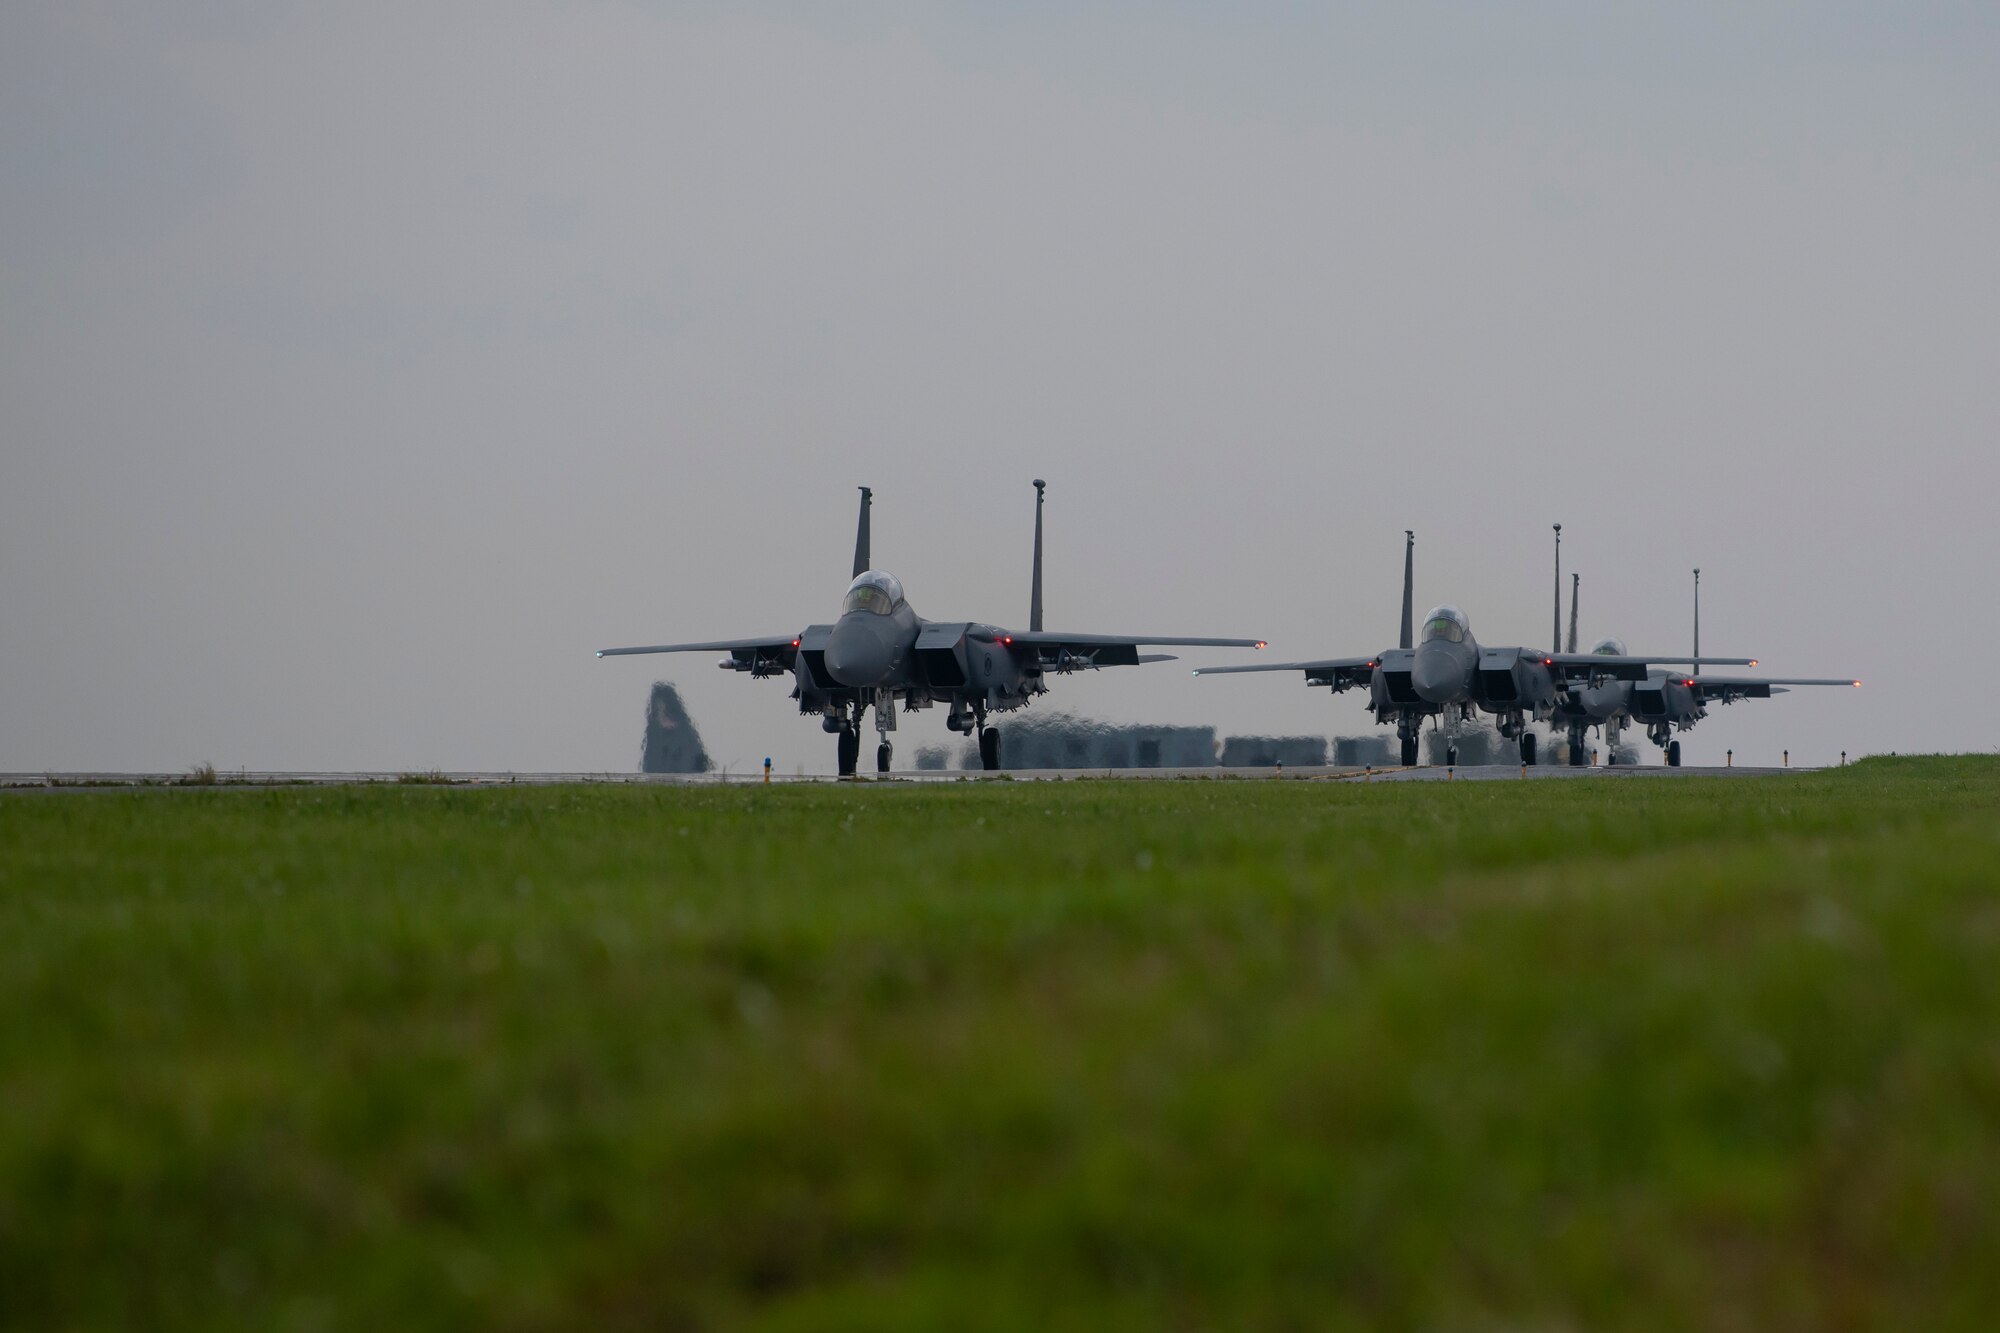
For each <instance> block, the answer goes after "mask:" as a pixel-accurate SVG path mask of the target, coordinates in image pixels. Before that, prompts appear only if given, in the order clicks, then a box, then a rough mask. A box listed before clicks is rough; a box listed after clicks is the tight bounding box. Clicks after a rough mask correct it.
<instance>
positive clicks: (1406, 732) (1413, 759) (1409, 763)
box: [1396, 713, 1423, 768]
mask: <svg viewBox="0 0 2000 1333" xmlns="http://www.w3.org/2000/svg"><path fill="white" fill-rule="evenodd" d="M1421 726H1423V720H1422V719H1421V718H1418V717H1415V716H1413V715H1411V714H1409V713H1405V714H1403V716H1402V717H1400V718H1398V719H1397V720H1396V738H1397V739H1398V740H1400V741H1402V743H1403V767H1404V768H1415V767H1416V766H1417V729H1418V728H1419V727H1421Z"/></svg>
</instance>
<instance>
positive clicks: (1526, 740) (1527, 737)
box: [1521, 732, 1535, 764]
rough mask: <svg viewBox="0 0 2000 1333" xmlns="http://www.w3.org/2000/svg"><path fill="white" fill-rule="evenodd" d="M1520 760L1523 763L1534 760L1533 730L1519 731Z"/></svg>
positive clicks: (1530, 762) (1529, 762)
mask: <svg viewBox="0 0 2000 1333" xmlns="http://www.w3.org/2000/svg"><path fill="white" fill-rule="evenodd" d="M1521 762H1522V763H1523V764H1532V763H1534V762H1535V736H1534V733H1533V732H1522V733H1521Z"/></svg>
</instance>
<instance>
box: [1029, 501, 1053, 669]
mask: <svg viewBox="0 0 2000 1333" xmlns="http://www.w3.org/2000/svg"><path fill="white" fill-rule="evenodd" d="M1047 485H1048V483H1047V482H1045V481H1043V480H1042V479H1041V478H1040V477H1036V478H1035V581H1034V584H1033V586H1032V587H1031V588H1030V589H1029V592H1028V631H1029V632H1030V633H1032V634H1039V633H1041V632H1042V488H1043V487H1045V486H1047Z"/></svg>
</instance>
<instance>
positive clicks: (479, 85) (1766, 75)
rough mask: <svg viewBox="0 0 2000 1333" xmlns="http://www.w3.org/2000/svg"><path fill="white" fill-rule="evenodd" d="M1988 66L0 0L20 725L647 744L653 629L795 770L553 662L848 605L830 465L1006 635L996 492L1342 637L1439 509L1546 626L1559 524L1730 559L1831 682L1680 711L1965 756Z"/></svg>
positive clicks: (304, 741)
mask: <svg viewBox="0 0 2000 1333" xmlns="http://www.w3.org/2000/svg"><path fill="white" fill-rule="evenodd" d="M827 9H834V10H837V11H838V15H839V16H838V17H834V16H832V15H831V14H828V13H826V12H823V11H825V10H827ZM1996 69H2000V8H1995V7H1994V6H1992V5H1991V4H1963V5H1936V4H1898V5H1841V4H1815V5H1763V6H1755V5H1744V4H1740V3H1734V2H1733V0H1732V2H1730V3H1714V4H1677V5H1657V6H1643V7H1642V6H1628V5H1617V6H1611V5H1602V4H1595V3H1589V4H1586V3H1575V4H1539V5H1536V4H1527V5H1507V6H1493V5H1471V4H1467V5H1436V4H1396V5H1369V6H1355V7H1351V8H1341V7H1330V6H1322V5H1318V4H1304V3H1296V4H1291V3H1264V4H1255V3H1253V4H1244V5H1232V6H1209V5H1195V4H1161V3H1148V4H1136V3H1105V4H1087V3H1085V4H1025V5H1013V6H985V5H917V4H898V3H879V4H874V3H857V4H851V5H843V6H835V7H826V6H808V5H804V4H799V5H779V6H770V7H765V8H763V9H761V10H759V9H756V8H754V7H750V6H742V7H739V6H726V5H721V4H710V3H690V4H666V3H663V4H646V3H636V2H634V3H610V2H606V3H592V2H590V0H573V2H572V3H565V4H536V3H527V2H526V0H481V3H478V4H471V3H462V4H451V3H437V4H427V5H422V6H411V5H407V4H385V3H369V2H366V0H362V2H355V3H346V4H341V5H308V4H302V3H299V4H281V3H274V2H273V0H257V2H256V3H249V2H248V0H244V2H242V3H238V2H237V0H206V2H205V3H183V4H177V5H171V6H161V5H154V4H138V3H132V4H124V3H106V2H103V0H99V2H95V3H92V2H85V3H62V4H55V3H14V4H9V5H7V6H6V7H5V8H4V9H0V624H3V625H4V630H0V769H11V770H37V769H78V768H100V767H114V768H166V769H178V768H183V767H185V766H187V765H189V764H192V763H195V762H198V761H202V760H209V761H213V762H214V763H216V764H218V765H221V766H224V767H237V766H247V767H251V768H299V767H304V768H336V769H337V768H355V767H368V768H375V767H383V768H416V767H424V768H428V767H443V768H517V769H539V768H588V769H600V768H601V769H629V768H631V767H633V766H634V765H635V764H636V762H637V756H638V746H639V739H640V732H641V725H642V721H643V709H644V701H645V696H646V691H647V687H648V685H649V684H650V682H651V681H652V680H653V679H654V678H655V677H656V676H665V677H668V678H671V679H674V680H676V681H677V682H679V683H680V684H681V685H682V687H683V689H684V691H685V693H686V695H687V698H688V702H689V705H690V707H691V709H692V711H693V713H694V715H695V717H696V719H697V721H698V722H699V723H700V724H701V726H702V728H703V730H704V732H705V734H706V737H707V739H708V741H709V743H710V746H711V748H712V749H713V750H714V751H715V753H716V754H717V756H718V758H719V759H720V760H722V761H723V762H727V763H733V764H734V765H736V766H738V767H739V768H746V767H749V766H751V765H754V764H756V763H757V762H758V761H760V760H761V759H762V757H763V756H764V755H766V754H769V755H772V756H773V757H774V758H775V759H776V761H777V763H778V765H779V767H780V768H781V770H783V771H791V770H792V769H794V768H797V767H799V766H800V765H804V766H805V767H806V768H807V769H809V770H825V769H828V768H830V767H831V764H832V758H833V754H832V742H831V739H830V738H828V737H826V736H824V735H822V733H821V732H820V730H819V728H818V726H817V725H816V724H815V722H814V721H813V720H811V719H801V718H799V717H798V716H797V714H796V712H795V711H794V710H793V707H792V705H791V703H790V702H789V701H788V700H787V699H786V698H785V693H786V687H785V686H784V685H783V684H780V683H778V682H768V681H758V682H753V681H749V680H746V679H744V678H742V677H738V676H735V675H730V674H725V673H723V672H719V671H716V670H714V669H713V666H712V663H711V661H710V659H708V658H706V657H692V658H641V659H625V660H619V661H597V660H595V659H594V658H593V657H592V656H591V650H592V649H595V648H598V647H601V646H606V645H610V644H623V643H648V642H659V641H662V640H667V639H679V638H704V637H711V636H718V637H721V636H727V637H734V636H740V635H752V634H764V633H788V632H793V631H796V630H797V629H799V628H802V627H803V626H804V625H805V624H807V623H808V622H811V621H818V620H827V619H831V618H832V615H833V613H834V612H835V610H836V609H837V600H838V597H839V595H840V592H841V589H842V587H843V586H844V584H845V582H846V577H847V561H848V557H849V552H850V549H851V543H852V541H853V522H854V504H853V498H854V494H855V492H854V489H853V488H854V486H855V485H857V484H859V483H867V484H870V485H872V486H874V487H875V488H876V494H877V503H876V508H875V552H876V563H878V564H879V565H881V566H883V567H885V568H888V569H891V570H893V571H895V572H897V573H898V574H899V576H900V577H901V578H902V580H903V582H904V584H905V586H906V588H907V589H908V592H909V595H910V598H911V600H912V602H913V603H914V604H915V605H916V607H917V609H918V610H919V611H920V612H921V613H923V614H925V615H928V616H932V617H934V618H949V619H963V618H973V619H983V620H992V621H999V622H1007V621H1013V622H1015V623H1019V622H1020V621H1023V620H1025V617H1026V611H1027V593H1028V588H1027V582H1028V555H1029V535H1030V524H1031V520H1032V501H1033V494H1032V491H1031V490H1030V488H1029V486H1028V482H1029V480H1030V478H1032V477H1035V476H1043V477H1047V478H1048V479H1049V481H1050V483H1051V487H1050V500H1049V512H1048V521H1049V525H1050V527H1049V539H1048V560H1049V591H1048V615H1049V622H1050V624H1051V626H1052V627H1054V628H1066V629H1079V630H1106V631H1128V630H1129V631H1147V632H1179V633H1195V634H1253V635H1263V636H1266V637H1268V638H1269V639H1270V640H1271V645H1272V647H1271V651H1272V652H1274V653H1277V654H1283V655H1285V656H1288V657H1289V656H1319V655H1334V654H1345V653H1366V652H1372V651H1374V650H1376V649H1379V648H1381V647H1384V646H1387V645H1389V644H1391V643H1393V642H1394V634H1395V630H1396V616H1397V610H1398V602H1399V596H1400V594H1399V588H1398V577H1399V574H1400V561H1401V554H1402V551H1401V537H1402V530H1403V529H1404V528H1405V527H1414V528H1415V529H1417V532H1418V538H1419V544H1418V550H1417V598H1418V601H1419V604H1420V609H1421V607H1422V606H1425V605H1429V604H1431V603H1433V602H1439V601H1447V600H1448V601H1453V602H1456V603H1458V604H1459V605H1460V606H1462V607H1464V608H1465V609H1466V610H1467V612H1468V613H1469V614H1470V615H1471V618H1472V624H1473V628H1474V631H1475V633H1477V635H1478V636H1479V637H1480V638H1481V639H1483V640H1485V641H1486V642H1489V643H1518V642H1526V643H1530V644H1534V645H1537V646H1540V645H1543V644H1544V643H1545V641H1546V639H1547V637H1548V633H1547V626H1548V623H1549V583H1550V576H1549V524H1550V523H1551V522H1555V521H1561V522H1562V523H1563V524H1564V525H1565V529H1564V530H1565V536H1566V538H1567V540H1566V541H1565V543H1564V555H1565V561H1566V565H1567V566H1568V567H1573V568H1576V569H1578V570H1580V571H1581V572H1582V573H1583V576H1584V590H1583V591H1584V595H1583V631H1584V636H1585V638H1586V640H1588V639H1590V638H1594V637H1596V636H1598V635H1601V634H1606V633H1617V634H1619V635H1622V636H1623V637H1624V638H1625V639H1626V641H1627V643H1628V645H1629V646H1630V647H1631V648H1632V649H1633V650H1635V651H1659V650H1662V649H1670V650H1681V649H1684V648H1685V646H1686V643H1687V640H1688V584H1689V574H1688V571H1689V569H1690V568H1691V567H1692V566H1694V565H1697V564H1699V565H1701V566H1702V568H1703V570H1704V575H1703V592H1704V603H1705V605H1704V622H1705V624H1704V629H1705V633H1704V636H1703V642H1704V645H1705V646H1707V647H1708V648H1709V650H1710V651H1711V652H1718V653H1720V652H1741V653H1746V654H1755V655H1758V656H1760V657H1761V658H1762V659H1763V662H1764V664H1765V666H1767V667H1769V668H1771V669H1773V670H1776V671H1781V672H1787V673H1799V674H1849V673H1852V674H1856V675H1860V676H1863V677H1865V678H1866V680H1867V686H1866V688H1864V689H1863V690H1861V691H1859V692H1856V691H1852V690H1845V691H1821V692H1818V693H1805V692H1799V693H1794V694H1792V695H1789V696H1786V697H1785V698H1782V699H1778V700H1775V701H1772V702H1769V703H1750V704H1745V705H1740V706H1737V707H1734V708H1730V709H1726V710H1720V709H1719V710H1716V712H1715V714H1714V715H1713V716H1712V717H1711V719H1710V720H1709V721H1708V722H1706V723H1705V724H1704V725H1703V726H1702V727H1701V728H1700V729H1699V730H1697V731H1696V732H1694V733H1691V736H1690V739H1689V745H1688V749H1689V761H1690V762H1707V761H1709V760H1716V761H1719V760H1720V758H1721V755H1722V751H1723V750H1724V749H1725V748H1734V749H1735V750H1736V752H1737V755H1738V757H1739V759H1743V758H1746V757H1747V758H1751V759H1756V760H1765V759H1772V760H1774V759H1775V758H1776V754H1777V751H1778V749H1779V748H1781V747H1784V746H1789V747H1790V749H1791V750H1792V753H1793V756H1794V758H1795V759H1796V760H1801V761H1813V762H1817V761H1825V760H1831V759H1832V758H1833V757H1834V756H1835V754H1836V752H1837V751H1839V750H1841V749H1847V750H1849V751H1852V752H1856V753H1859V752H1862V751H1870V750H1889V749H1900V750H1906V751H1907V750H1913V749H1928V748H1956V749H1965V748H1978V749H1991V748H1994V747H1995V746H1996V745H2000V711H1996V710H1995V709H1994V708H1992V707H1991V706H1990V705H1985V704H1981V705H1978V706H1975V705H1974V704H1973V703H1972V702H1971V701H1965V702H1963V703H1957V704H1955V703H1954V702H1953V701H1952V700H1951V699H1950V698H1949V697H1941V696H1939V695H1938V694H1936V693H1934V692H1933V691H1932V690H1931V688H1930V684H1929V682H1930V681H1931V680H1932V679H1934V676H1933V675H1932V674H1931V673H1934V672H1935V671H1936V670H1937V669H1939V668H1949V669H1952V670H1953V671H1954V672H1959V673H1964V672H1984V673H1985V674H1986V676H1987V677H1988V678H1990V679H1993V680H1994V681H1995V682H1996V683H2000V675H1996V674H1995V668H1996V666H2000V623H1997V621H2000V617H1996V610H1995V607H1994V598H1993V591H1992V590H1993V575H1994V572H1995V566H1996V563H2000V559H1997V558H2000V534H1996V525H1995V523H1994V520H1993V508H1994V499H1995V487H1996V482H2000V456H1997V455H1996V450H1995V447H1994V446H1995V442H1996V438H2000V429H1996V428H2000V406H1996V390H1995V375H1996V370H2000V317H1996V311H2000V252H1996V247H1995V243H1994V237H1995V236H1996V235H2000V79H1996V78H1995V77H1994V71H1995V70H1996ZM1229 656H1230V655H1228V654H1221V653H1218V654H1194V653H1190V654H1189V658H1188V663H1186V664H1192V663H1194V662H1196V661H1198V660H1220V659H1222V658H1225V657H1229ZM1232 660H1233V659H1232ZM1183 665H1185V664H1183ZM1036 707H1037V708H1038V709H1041V708H1046V707H1060V708H1065V709H1069V710H1073V711H1077V712H1082V713H1086V714H1090V715H1095V716H1099V717H1105V718H1111V719H1117V720H1145V721H1161V720H1169V719H1185V720H1194V721H1203V722H1212V723H1214V724H1216V725H1217V726H1219V727H1221V728H1223V729H1224V730H1225V731H1251V730H1255V731H1279V732H1317V733H1321V734H1328V733H1335V732H1357V731H1362V730H1366V729H1369V719H1368V718H1367V715H1366V714H1365V713H1364V712H1363V711H1362V708H1361V705H1360V702H1359V701H1358V700H1356V699H1355V697H1354V696H1352V695H1350V696H1346V697H1343V698H1342V699H1340V700H1338V701H1335V700H1332V699H1330V698H1329V697H1328V695H1327V694H1326V692H1325V691H1323V690H1322V691H1308V690H1306V689H1305V688H1304V687H1303V686H1302V685H1300V684H1299V683H1298V681H1297V680H1296V679H1295V678H1291V677H1277V676H1271V677H1253V678H1248V679H1240V678H1239V679H1231V678H1221V679H1211V680H1199V681H1197V680H1193V679H1190V678H1189V676H1188V675H1187V673H1186V672H1185V671H1184V670H1182V669H1181V667H1180V666H1178V665H1169V666H1158V667H1148V668H1140V669H1136V670H1131V669H1128V670H1123V671H1108V672H1104V673H1101V674H1099V675H1096V676H1094V677H1078V678H1071V679H1068V680H1063V681H1060V682H1059V683H1058V684H1057V686H1056V689H1055V692H1053V693H1052V694H1051V695H1050V696H1048V698H1046V699H1045V700H1044V701H1043V702H1042V703H1040V704H1037V705H1036ZM946 738H947V733H946V732H945V731H944V728H943V724H942V713H941V712H933V713H930V714H925V715H920V716H919V717H916V718H913V719H910V720H909V722H908V724H907V729H906V730H905V731H903V732H902V733H901V736H900V741H901V745H902V747H903V749H902V751H901V753H903V754H904V755H906V756H907V755H908V754H909V753H910V750H911V749H912V748H913V747H914V746H915V745H917V744H922V743H941V742H943V741H944V740H945V739H946Z"/></svg>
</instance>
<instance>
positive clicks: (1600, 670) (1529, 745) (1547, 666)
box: [1194, 531, 1749, 767]
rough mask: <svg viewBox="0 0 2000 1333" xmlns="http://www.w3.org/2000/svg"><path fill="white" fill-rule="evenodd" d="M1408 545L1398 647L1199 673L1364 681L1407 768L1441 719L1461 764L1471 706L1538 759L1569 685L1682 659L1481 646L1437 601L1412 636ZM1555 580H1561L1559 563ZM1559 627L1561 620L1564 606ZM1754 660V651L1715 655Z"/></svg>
mask: <svg viewBox="0 0 2000 1333" xmlns="http://www.w3.org/2000/svg"><path fill="white" fill-rule="evenodd" d="M1403 538H1404V546H1403V631H1402V642H1401V644H1400V646H1398V647H1396V648H1391V649H1388V650H1387V651H1384V652H1380V653H1377V654H1375V655H1374V656H1373V657H1335V658H1328V659H1326V660H1324V661H1318V662H1272V663H1268V664H1265V663H1259V664H1258V665H1256V666H1240V667H1203V668H1201V669H1199V670H1197V671H1196V672H1195V673H1194V674H1195V675H1197V676H1216V675H1226V674H1232V673H1238V672H1245V671H1300V672H1304V673H1305V679H1306V684H1307V685H1325V686H1327V687H1328V688H1330V689H1331V690H1332V691H1333V692H1334V693H1335V694H1339V693H1341V692H1342V691H1344V690H1350V689H1356V688H1360V687H1362V686H1366V687H1367V688H1368V691H1369V704H1368V707H1369V711H1371V712H1373V713H1374V714H1375V721H1376V722H1377V724H1379V725H1383V726H1386V725H1388V724H1389V723H1391V722H1393V723H1395V725H1396V735H1397V737H1398V739H1400V740H1401V741H1402V760H1403V764H1404V766H1406V767H1409V766H1414V765H1415V764H1416V762H1417V741H1418V737H1419V736H1420V735H1421V734H1422V731H1423V725H1424V721H1425V719H1427V718H1436V719H1438V720H1439V721H1441V722H1442V723H1443V724H1444V726H1445V729H1446V732H1447V735H1448V737H1449V739H1448V740H1447V742H1446V747H1445V762H1447V763H1454V764H1455V763H1457V762H1458V746H1457V743H1456V740H1457V735H1458V728H1459V724H1460V723H1461V722H1464V721H1466V720H1469V719H1470V718H1471V716H1472V713H1473V710H1474V709H1478V710H1479V711H1480V712H1483V713H1490V714H1492V715H1493V717H1494V725H1495V726H1496V728H1497V729H1498V730H1499V732H1500V734H1501V735H1502V736H1504V737H1506V738H1507V739H1509V740H1514V741H1517V742H1518V743H1519V745H1520V752H1521V762H1522V763H1524V764H1532V763H1533V762H1535V735H1534V733H1533V732H1531V731H1529V730H1528V724H1529V722H1531V721H1540V722H1546V721H1548V720H1549V719H1550V718H1552V717H1553V716H1554V715H1555V711H1556V709H1557V708H1558V707H1559V706H1560V705H1561V704H1562V702H1563V701H1564V698H1565V696H1566V693H1567V691H1568V690H1569V688H1570V686H1571V684H1572V683H1573V682H1576V681H1579V680H1595V679H1599V678H1604V679H1614V680H1644V679H1646V675H1647V672H1648V671H1649V670H1650V669H1651V668H1652V667H1653V666H1654V665H1656V664H1667V665H1675V664H1678V663H1680V662H1683V661H1686V660H1687V659H1685V658H1678V657H1632V656H1627V655H1625V654H1622V653H1621V654H1618V655H1616V656H1610V655H1606V654H1577V653H1553V652H1544V651H1542V650H1541V649H1538V648H1520V647H1508V648H1491V647H1483V646H1481V644H1480V643H1479V641H1478V640H1477V639H1475V638H1473V637H1472V622H1471V621H1470V620H1469V619H1468V618H1467V617H1466V614H1465V613H1464V612H1463V611H1461V610H1459V609H1458V608H1457V607H1455V606H1449V605H1447V606H1439V607H1436V608H1433V609H1432V611H1431V612H1430V614H1429V615H1427V616H1425V617H1424V622H1423V632H1422V634H1421V635H1415V634H1413V633H1412V630H1413V626H1412V623H1411V615H1410V613H1411V610H1412V608H1413V607H1414V606H1415V602H1414V600H1413V598H1412V592H1413V581H1412V578H1413V574H1414V561H1415V551H1416V540H1417V539H1416V534H1415V533H1413V532H1407V531H1406V532H1404V534H1403ZM1556 579H1557V584H1556V586H1557V587H1558V588H1560V587H1561V586H1562V584H1561V579H1562V572H1561V567H1560V564H1558V567H1557V572H1556ZM1557 624H1558V625H1560V624H1561V614H1560V612H1558V615H1557ZM1714 660H1717V661H1726V662H1730V663H1732V664H1736V665H1748V664H1749V659H1748V658H1728V659H1714Z"/></svg>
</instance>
